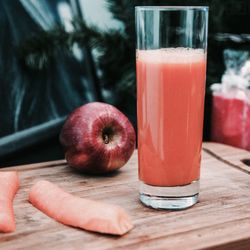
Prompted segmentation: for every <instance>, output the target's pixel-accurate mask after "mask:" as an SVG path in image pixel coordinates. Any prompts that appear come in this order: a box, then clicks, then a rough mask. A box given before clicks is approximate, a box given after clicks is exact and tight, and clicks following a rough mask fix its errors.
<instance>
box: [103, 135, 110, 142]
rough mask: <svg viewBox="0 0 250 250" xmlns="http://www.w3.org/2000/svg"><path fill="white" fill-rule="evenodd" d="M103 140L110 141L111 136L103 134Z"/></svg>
mask: <svg viewBox="0 0 250 250" xmlns="http://www.w3.org/2000/svg"><path fill="white" fill-rule="evenodd" d="M103 141H104V143H105V144H108V143H109V136H108V135H107V134H104V135H103Z"/></svg>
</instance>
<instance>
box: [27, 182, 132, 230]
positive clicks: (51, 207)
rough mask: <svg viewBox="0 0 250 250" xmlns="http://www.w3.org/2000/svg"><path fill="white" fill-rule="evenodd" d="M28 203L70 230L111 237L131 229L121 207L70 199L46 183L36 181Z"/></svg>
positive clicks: (69, 196) (57, 188) (75, 198)
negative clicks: (76, 228) (97, 233)
mask: <svg viewBox="0 0 250 250" xmlns="http://www.w3.org/2000/svg"><path fill="white" fill-rule="evenodd" d="M29 201H30V202H31V203H32V204H33V206H35V207H36V208H38V209H39V210H41V211H42V212H44V213H45V214H46V215H48V216H50V217H51V218H53V219H55V220H57V221H59V222H61V223H63V224H66V225H70V226H73V227H79V228H82V229H85V230H89V231H94V232H99V233H106V234H114V235H123V234H125V233H127V232H128V231H129V230H131V229H132V228H133V225H132V223H131V220H130V218H129V216H128V215H127V213H126V212H125V211H124V210H123V209H122V208H121V207H119V206H115V205H109V204H105V203H102V202H97V201H93V200H89V199H83V198H79V197H76V196H73V195H71V194H69V193H66V192H65V191H63V190H62V189H61V188H59V187H58V186H56V185H54V184H52V183H51V182H48V181H44V180H42V181H38V182H37V183H36V184H35V185H34V186H33V187H32V188H31V190H30V192H29Z"/></svg>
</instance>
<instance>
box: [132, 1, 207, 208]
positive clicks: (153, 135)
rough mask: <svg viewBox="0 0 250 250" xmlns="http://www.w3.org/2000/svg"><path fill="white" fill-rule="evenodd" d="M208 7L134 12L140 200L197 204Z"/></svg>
mask: <svg viewBox="0 0 250 250" xmlns="http://www.w3.org/2000/svg"><path fill="white" fill-rule="evenodd" d="M207 26H208V7H203V6H200V7H196V6H194V7H193V6H185V7H168V6H165V7H157V6H149V7H136V31H137V51H136V71H137V118H138V148H139V179H140V200H141V202H142V203H144V204H145V205H147V206H150V207H153V208H158V209H184V208H187V207H190V206H192V205H194V204H195V203H196V202H197V200H198V193H199V178H200V162H201V146H202V130H203V113H204V96H205V80H206V57H207V56H206V50H207Z"/></svg>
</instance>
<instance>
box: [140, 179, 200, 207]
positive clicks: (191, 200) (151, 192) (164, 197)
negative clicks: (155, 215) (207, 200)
mask: <svg viewBox="0 0 250 250" xmlns="http://www.w3.org/2000/svg"><path fill="white" fill-rule="evenodd" d="M198 196H199V180H198V181H193V182H192V183H190V184H188V185H185V186H175V187H157V186H150V185H147V184H145V183H143V182H140V200H141V202H142V203H143V204H144V205H146V206H148V207H152V208H155V209H169V210H182V209H186V208H189V207H191V206H193V205H194V204H195V203H197V202H198Z"/></svg>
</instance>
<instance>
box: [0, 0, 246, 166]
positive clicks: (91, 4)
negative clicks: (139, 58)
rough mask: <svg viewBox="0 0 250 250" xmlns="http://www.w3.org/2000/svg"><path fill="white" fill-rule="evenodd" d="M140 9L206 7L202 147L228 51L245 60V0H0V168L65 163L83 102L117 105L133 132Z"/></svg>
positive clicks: (208, 134) (207, 138)
mask: <svg viewBox="0 0 250 250" xmlns="http://www.w3.org/2000/svg"><path fill="white" fill-rule="evenodd" d="M138 5H207V6H209V40H208V44H209V46H208V68H207V85H206V86H207V87H206V89H207V91H206V104H205V119H204V125H205V126H204V140H210V139H211V132H210V131H211V129H210V128H211V109H212V98H211V96H212V95H211V90H210V86H211V85H212V84H214V83H220V82H221V78H222V75H223V74H224V72H225V65H226V63H225V51H226V52H227V53H226V55H227V57H230V56H231V55H234V57H236V59H235V60H240V59H239V58H237V57H239V55H242V54H241V53H242V52H244V56H245V57H246V60H247V59H249V57H250V56H249V54H250V52H249V51H250V25H249V24H250V1H249V0H226V1H221V0H203V1H199V0H182V1H181V0H172V1H171V0H168V1H164V0H161V1H157V0H151V1H143V0H140V1H131V0H120V1H116V0H91V1H89V0H53V1H51V0H39V1H36V0H8V1H0V36H1V41H0V104H1V105H0V166H9V165H17V164H25V163H32V162H40V161H48V160H55V159H61V158H63V151H62V148H61V147H60V144H59V140H58V135H59V132H60V129H61V127H62V124H63V122H64V120H65V118H66V117H67V115H68V114H69V113H70V112H71V111H72V110H74V109H75V108H76V107H78V106H80V105H82V104H84V103H87V102H91V101H103V102H107V103H110V104H113V105H115V106H116V107H118V108H119V109H120V110H121V111H122V112H124V113H125V114H126V115H127V116H128V117H129V119H130V120H131V122H132V123H133V125H134V126H135V128H136V81H135V30H134V27H135V23H134V6H138ZM237 51H239V53H237Z"/></svg>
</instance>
